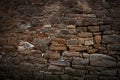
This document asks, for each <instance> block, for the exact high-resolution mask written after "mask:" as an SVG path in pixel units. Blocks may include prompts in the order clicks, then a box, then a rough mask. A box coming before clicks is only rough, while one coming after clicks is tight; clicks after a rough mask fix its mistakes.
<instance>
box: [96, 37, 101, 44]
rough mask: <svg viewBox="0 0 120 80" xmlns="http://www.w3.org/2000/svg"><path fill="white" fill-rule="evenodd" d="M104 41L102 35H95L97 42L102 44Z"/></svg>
mask: <svg viewBox="0 0 120 80" xmlns="http://www.w3.org/2000/svg"><path fill="white" fill-rule="evenodd" d="M101 41H102V38H101V35H95V43H96V44H100V43H101Z"/></svg>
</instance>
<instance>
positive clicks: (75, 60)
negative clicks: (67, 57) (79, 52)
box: [72, 57, 89, 65]
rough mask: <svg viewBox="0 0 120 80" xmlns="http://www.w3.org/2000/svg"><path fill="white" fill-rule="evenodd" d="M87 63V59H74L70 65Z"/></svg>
mask: <svg viewBox="0 0 120 80" xmlns="http://www.w3.org/2000/svg"><path fill="white" fill-rule="evenodd" d="M88 63H89V58H79V57H74V58H73V61H72V65H87V64H88Z"/></svg>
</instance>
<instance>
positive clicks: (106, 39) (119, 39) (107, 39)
mask: <svg viewBox="0 0 120 80" xmlns="http://www.w3.org/2000/svg"><path fill="white" fill-rule="evenodd" d="M102 43H106V44H108V43H120V36H119V35H105V36H103V37H102Z"/></svg>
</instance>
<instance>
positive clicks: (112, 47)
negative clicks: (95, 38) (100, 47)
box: [108, 44, 120, 51]
mask: <svg viewBox="0 0 120 80" xmlns="http://www.w3.org/2000/svg"><path fill="white" fill-rule="evenodd" d="M108 50H113V51H120V44H112V45H108Z"/></svg>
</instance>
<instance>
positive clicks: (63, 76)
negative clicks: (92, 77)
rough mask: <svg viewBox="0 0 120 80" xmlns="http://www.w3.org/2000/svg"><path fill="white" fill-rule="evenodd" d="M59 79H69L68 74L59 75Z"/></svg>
mask: <svg viewBox="0 0 120 80" xmlns="http://www.w3.org/2000/svg"><path fill="white" fill-rule="evenodd" d="M61 79H62V80H69V76H68V75H61Z"/></svg>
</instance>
